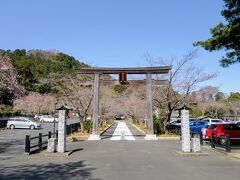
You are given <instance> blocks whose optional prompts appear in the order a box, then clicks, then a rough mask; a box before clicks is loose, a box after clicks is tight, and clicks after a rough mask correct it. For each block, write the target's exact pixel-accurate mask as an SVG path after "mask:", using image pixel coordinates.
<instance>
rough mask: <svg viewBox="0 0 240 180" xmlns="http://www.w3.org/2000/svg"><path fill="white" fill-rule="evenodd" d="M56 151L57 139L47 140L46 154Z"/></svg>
mask: <svg viewBox="0 0 240 180" xmlns="http://www.w3.org/2000/svg"><path fill="white" fill-rule="evenodd" d="M56 149H57V139H56V138H50V139H48V146H47V152H50V153H54V152H56Z"/></svg>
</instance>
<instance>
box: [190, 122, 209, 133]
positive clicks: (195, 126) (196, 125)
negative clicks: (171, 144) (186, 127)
mask: <svg viewBox="0 0 240 180" xmlns="http://www.w3.org/2000/svg"><path fill="white" fill-rule="evenodd" d="M206 125H208V122H206V121H195V122H191V123H190V132H191V133H200V132H201V131H202V128H203V127H205V126H206Z"/></svg>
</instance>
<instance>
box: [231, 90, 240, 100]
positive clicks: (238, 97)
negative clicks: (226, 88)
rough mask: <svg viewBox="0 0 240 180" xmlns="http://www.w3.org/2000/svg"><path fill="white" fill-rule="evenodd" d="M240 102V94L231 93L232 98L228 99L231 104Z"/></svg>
mask: <svg viewBox="0 0 240 180" xmlns="http://www.w3.org/2000/svg"><path fill="white" fill-rule="evenodd" d="M239 100H240V93H239V92H236V93H235V92H231V93H230V96H229V97H228V101H229V102H233V101H239Z"/></svg>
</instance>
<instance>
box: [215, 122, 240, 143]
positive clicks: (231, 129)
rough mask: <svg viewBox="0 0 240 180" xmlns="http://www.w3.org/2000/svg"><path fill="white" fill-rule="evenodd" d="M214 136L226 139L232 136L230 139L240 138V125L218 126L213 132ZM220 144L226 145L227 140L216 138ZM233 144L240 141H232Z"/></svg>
mask: <svg viewBox="0 0 240 180" xmlns="http://www.w3.org/2000/svg"><path fill="white" fill-rule="evenodd" d="M212 132H213V135H214V136H220V137H225V136H226V135H230V138H240V125H239V124H234V123H229V124H226V123H225V124H216V128H215V129H214V130H213V131H212ZM214 139H215V141H216V142H217V143H219V144H222V145H225V138H218V137H215V138H214ZM231 143H240V139H238V140H236V139H232V140H231Z"/></svg>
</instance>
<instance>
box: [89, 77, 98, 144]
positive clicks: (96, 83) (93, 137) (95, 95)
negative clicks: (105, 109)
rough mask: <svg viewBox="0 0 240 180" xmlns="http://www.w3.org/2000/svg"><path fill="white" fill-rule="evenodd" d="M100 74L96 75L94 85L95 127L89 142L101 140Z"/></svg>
mask: <svg viewBox="0 0 240 180" xmlns="http://www.w3.org/2000/svg"><path fill="white" fill-rule="evenodd" d="M99 77H100V74H98V73H95V74H94V84H93V126H92V128H93V129H92V134H91V135H90V136H89V138H88V140H101V138H100V135H99V131H98V116H99V90H100V89H99V79H100V78H99Z"/></svg>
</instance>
